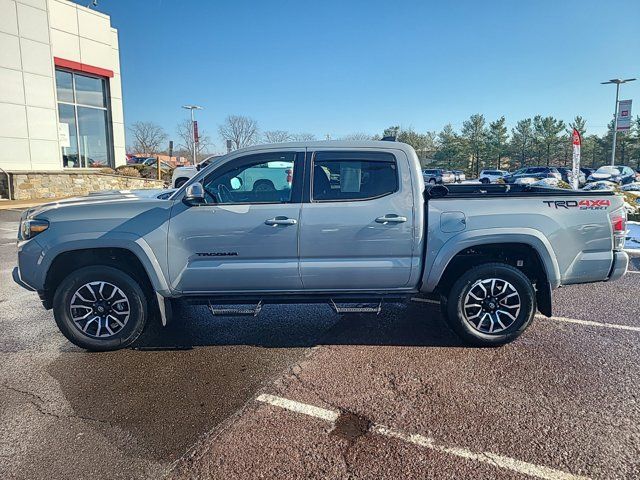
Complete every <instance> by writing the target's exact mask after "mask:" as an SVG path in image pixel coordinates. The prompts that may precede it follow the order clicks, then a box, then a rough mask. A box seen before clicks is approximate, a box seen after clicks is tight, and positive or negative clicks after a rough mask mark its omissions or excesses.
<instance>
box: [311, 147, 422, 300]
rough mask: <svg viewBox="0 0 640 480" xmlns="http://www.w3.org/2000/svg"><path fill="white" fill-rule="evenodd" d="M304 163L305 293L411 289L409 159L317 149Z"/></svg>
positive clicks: (390, 153)
mask: <svg viewBox="0 0 640 480" xmlns="http://www.w3.org/2000/svg"><path fill="white" fill-rule="evenodd" d="M310 153H311V152H310ZM307 157H311V158H309V159H308V163H307V165H306V170H307V172H308V174H307V175H306V176H305V177H306V181H305V186H306V187H308V192H305V196H306V197H307V198H305V203H303V207H302V213H301V226H300V272H301V276H302V283H303V285H304V288H305V289H309V290H371V289H393V288H402V287H406V285H407V284H408V282H409V276H410V274H411V267H412V255H413V236H412V233H413V227H414V215H413V197H412V189H411V172H410V170H409V161H408V159H407V157H406V154H405V153H404V152H402V151H398V150H390V151H380V150H373V149H372V150H366V149H362V150H357V151H343V150H339V151H336V150H317V151H315V152H313V153H312V154H308V155H307Z"/></svg>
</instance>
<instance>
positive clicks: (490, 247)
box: [421, 229, 560, 316]
mask: <svg viewBox="0 0 640 480" xmlns="http://www.w3.org/2000/svg"><path fill="white" fill-rule="evenodd" d="M497 230H500V229H497ZM534 232H536V231H535V230H534ZM473 233H474V232H468V233H467V235H466V236H464V234H461V235H458V236H455V237H453V238H451V239H450V240H449V241H448V242H446V243H445V244H444V245H443V247H442V248H441V249H440V251H439V252H438V254H437V255H436V258H435V259H434V261H433V262H432V265H431V267H430V270H429V274H428V275H426V276H425V280H424V281H423V284H422V288H421V290H422V291H423V292H433V291H435V290H440V291H443V290H446V289H447V288H448V287H450V286H451V284H452V283H453V281H454V279H455V278H456V277H457V276H458V275H460V274H461V272H463V271H466V270H468V269H469V268H471V267H473V266H476V265H479V264H482V263H488V262H495V261H499V262H503V263H507V264H510V265H513V266H514V267H516V268H519V269H521V270H522V271H523V272H524V273H525V275H527V277H529V278H530V279H531V280H532V281H534V282H535V283H536V287H537V295H536V296H537V300H538V308H539V310H540V311H541V312H542V313H543V314H545V315H547V316H550V315H551V295H552V293H551V291H552V289H554V288H557V287H558V286H559V284H560V270H559V267H558V263H557V259H556V256H555V253H554V252H553V249H552V247H551V245H550V244H549V241H548V240H547V239H546V238H544V237H543V236H542V235H541V234H540V233H539V232H536V233H535V234H534V233H529V232H518V233H514V232H502V233H501V232H495V231H494V232H492V233H487V234H486V235H482V234H479V233H478V232H477V231H476V235H471V234H473ZM459 237H462V238H459ZM519 261H521V262H522V264H521V265H520V264H519Z"/></svg>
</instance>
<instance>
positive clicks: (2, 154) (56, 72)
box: [0, 0, 126, 172]
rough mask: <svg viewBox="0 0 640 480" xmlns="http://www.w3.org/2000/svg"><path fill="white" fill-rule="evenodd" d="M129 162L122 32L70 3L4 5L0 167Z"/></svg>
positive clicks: (20, 0) (0, 8) (18, 0)
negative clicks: (121, 70)
mask: <svg viewBox="0 0 640 480" xmlns="http://www.w3.org/2000/svg"><path fill="white" fill-rule="evenodd" d="M124 163H126V158H125V130H124V116H123V111H122V87H121V82H120V59H119V50H118V32H117V30H116V29H115V28H112V27H111V22H110V18H109V16H107V15H105V14H102V13H100V12H96V11H94V10H91V9H88V8H85V7H83V6H81V5H77V4H76V3H74V2H71V1H67V0H0V169H2V170H4V171H7V172H17V171H18V172H20V171H21V172H24V171H29V172H54V171H65V170H66V171H70V170H72V171H78V172H79V171H83V170H85V169H91V168H96V167H116V166H119V165H122V164H124Z"/></svg>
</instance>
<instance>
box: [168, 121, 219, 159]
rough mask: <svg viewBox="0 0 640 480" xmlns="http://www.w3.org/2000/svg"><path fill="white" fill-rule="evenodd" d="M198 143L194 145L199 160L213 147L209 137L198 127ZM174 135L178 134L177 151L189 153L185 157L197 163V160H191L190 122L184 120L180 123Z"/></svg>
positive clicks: (191, 134) (191, 139)
mask: <svg viewBox="0 0 640 480" xmlns="http://www.w3.org/2000/svg"><path fill="white" fill-rule="evenodd" d="M198 127H199V128H198V143H197V144H196V157H198V158H200V157H201V156H202V155H203V154H204V153H206V152H208V151H209V148H210V147H212V146H213V142H212V141H211V137H210V136H209V135H207V133H206V132H205V131H204V130H203V129H202V128H201V127H200V126H199V125H198ZM176 133H177V134H178V139H179V140H178V142H179V143H178V149H179V150H182V151H184V152H189V153H188V155H187V157H188V158H190V159H191V161H192V162H193V163H197V162H198V158H196V160H195V161H194V159H193V127H192V126H191V120H189V119H187V118H185V119H184V120H183V121H182V122H180V123H178V125H177V126H176Z"/></svg>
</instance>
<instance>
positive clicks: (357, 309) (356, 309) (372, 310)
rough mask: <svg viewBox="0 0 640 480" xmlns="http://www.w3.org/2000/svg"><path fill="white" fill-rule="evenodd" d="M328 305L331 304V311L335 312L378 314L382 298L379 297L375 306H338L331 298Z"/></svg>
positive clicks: (380, 309)
mask: <svg viewBox="0 0 640 480" xmlns="http://www.w3.org/2000/svg"><path fill="white" fill-rule="evenodd" d="M329 305H331V308H333V311H334V312H336V313H375V314H376V315H380V312H381V311H382V299H380V303H378V306H377V307H339V306H338V305H336V302H334V301H333V298H332V299H331V300H330V303H329Z"/></svg>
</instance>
